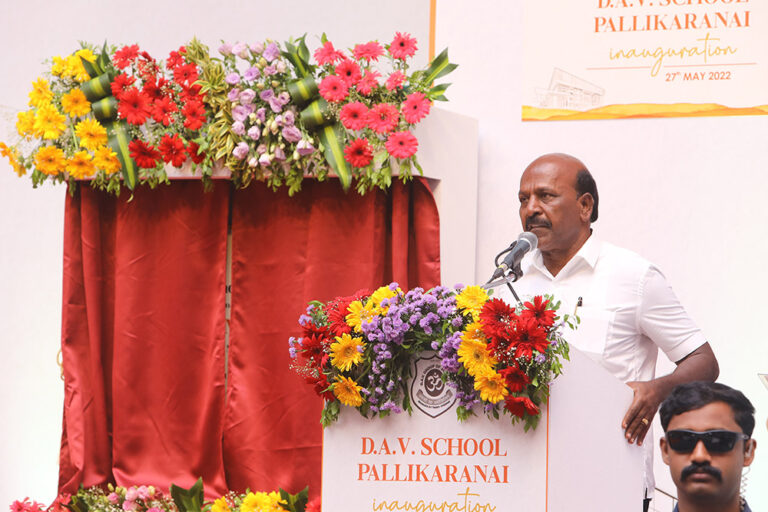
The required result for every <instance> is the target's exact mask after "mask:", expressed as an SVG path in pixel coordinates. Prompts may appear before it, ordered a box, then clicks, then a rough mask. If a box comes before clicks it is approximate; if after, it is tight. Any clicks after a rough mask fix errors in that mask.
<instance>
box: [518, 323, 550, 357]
mask: <svg viewBox="0 0 768 512" xmlns="http://www.w3.org/2000/svg"><path fill="white" fill-rule="evenodd" d="M510 341H511V343H512V345H513V346H514V347H515V357H523V358H525V359H530V358H531V356H532V355H533V351H534V350H535V351H537V352H539V353H541V354H543V353H544V352H546V351H547V331H546V330H544V328H543V327H540V326H539V324H538V323H537V322H536V320H535V319H533V318H527V319H522V318H521V319H520V320H519V321H518V322H517V324H515V330H514V332H513V336H512V339H511V340H510Z"/></svg>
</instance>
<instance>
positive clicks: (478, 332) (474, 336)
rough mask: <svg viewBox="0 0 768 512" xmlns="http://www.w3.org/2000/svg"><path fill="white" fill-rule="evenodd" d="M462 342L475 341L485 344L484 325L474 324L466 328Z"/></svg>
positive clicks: (462, 335)
mask: <svg viewBox="0 0 768 512" xmlns="http://www.w3.org/2000/svg"><path fill="white" fill-rule="evenodd" d="M461 339H462V340H474V341H480V342H483V343H485V341H486V340H485V334H484V333H483V324H481V323H480V322H472V323H471V324H469V325H468V326H466V327H465V328H464V332H462V333H461Z"/></svg>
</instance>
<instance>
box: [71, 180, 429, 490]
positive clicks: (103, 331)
mask: <svg viewBox="0 0 768 512" xmlns="http://www.w3.org/2000/svg"><path fill="white" fill-rule="evenodd" d="M201 188H202V187H201V186H200V183H199V182H177V183H174V184H173V186H171V187H160V188H158V189H156V190H154V191H153V190H144V189H142V190H139V191H137V193H136V194H135V197H134V198H133V200H132V201H131V202H130V203H129V202H127V200H126V198H119V199H115V198H112V197H108V196H106V195H104V194H101V193H99V192H94V191H92V190H91V189H89V188H87V187H80V190H79V191H78V193H77V194H76V195H75V196H74V197H72V198H68V200H67V205H66V227H65V256H64V311H63V337H62V350H63V355H64V370H65V382H66V385H65V407H64V434H63V438H62V449H61V469H60V485H59V486H60V490H61V491H66V492H72V491H74V490H75V489H76V488H77V486H78V485H79V484H80V483H83V484H84V485H86V486H88V485H95V484H99V483H104V482H108V481H113V482H116V483H118V484H120V485H135V484H154V485H157V486H158V487H161V488H167V486H168V485H169V484H170V483H172V482H173V483H176V484H178V485H182V486H185V487H188V486H189V485H191V484H192V483H193V482H194V480H195V479H197V477H198V476H202V477H203V479H204V481H205V488H206V495H207V496H208V497H209V498H211V497H217V496H218V495H220V494H221V493H223V492H224V490H225V489H232V490H237V491H242V490H244V489H245V488H246V487H250V488H251V489H255V490H272V489H276V488H277V487H283V488H285V489H287V490H290V491H292V492H296V491H298V490H300V489H301V488H303V487H304V486H305V485H309V486H310V490H311V492H312V493H313V494H317V493H319V491H320V456H321V437H322V431H321V427H320V424H319V412H320V407H321V402H320V400H319V399H318V398H317V397H316V396H315V395H314V393H313V391H312V389H311V387H310V386H307V385H305V384H304V383H303V381H302V379H301V378H300V377H299V376H298V375H296V374H295V373H293V372H292V371H291V370H290V369H289V360H288V346H287V339H288V337H289V336H292V335H297V334H298V331H299V329H298V324H297V319H298V316H299V314H301V313H302V312H303V310H304V309H305V307H306V303H307V302H308V301H309V300H312V299H320V300H327V299H330V298H332V297H334V296H336V295H342V294H349V293H352V292H354V291H356V290H358V289H360V288H375V287H378V286H380V285H382V284H387V283H389V282H390V281H393V280H394V281H397V282H399V283H400V286H401V287H402V288H404V289H405V288H411V287H414V286H424V287H431V286H434V285H436V284H438V282H439V274H440V270H439V224H438V215H437V209H436V207H435V203H434V200H433V198H432V195H431V193H430V191H429V189H428V187H427V186H426V185H425V183H424V182H422V181H420V180H415V181H413V182H411V183H409V184H407V185H403V184H401V183H396V184H395V185H393V187H392V189H391V190H390V191H389V192H388V193H384V192H381V191H376V192H372V193H369V194H366V195H365V196H359V195H358V194H356V193H354V192H350V193H347V194H345V193H344V192H342V191H341V189H340V187H339V185H338V182H335V181H329V182H324V183H317V182H314V181H312V182H308V183H306V184H305V185H304V190H302V191H301V192H300V193H299V194H297V195H296V196H294V197H292V198H288V197H287V194H286V193H285V192H284V191H280V192H276V193H275V192H272V191H270V190H269V189H268V188H266V187H265V186H263V185H262V184H254V185H252V186H250V187H248V188H247V189H245V190H240V191H236V192H235V193H234V194H232V195H230V192H229V185H228V184H226V183H219V184H218V185H217V186H216V187H215V188H214V190H213V192H211V193H204V192H202V190H201ZM230 201H231V205H230ZM230 207H231V209H232V212H231V230H232V244H233V246H232V283H233V285H232V321H231V328H230V344H229V347H228V360H229V363H228V368H226V371H225V366H226V365H227V362H226V358H227V353H226V352H227V347H225V319H224V318H225V317H224V312H225V304H224V300H225V297H224V291H225V272H226V257H225V255H226V235H227V215H228V210H229V208H230ZM225 387H226V396H225Z"/></svg>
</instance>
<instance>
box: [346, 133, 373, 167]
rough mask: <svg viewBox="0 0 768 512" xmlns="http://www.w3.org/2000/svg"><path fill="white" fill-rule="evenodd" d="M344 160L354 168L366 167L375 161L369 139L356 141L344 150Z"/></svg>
mask: <svg viewBox="0 0 768 512" xmlns="http://www.w3.org/2000/svg"><path fill="white" fill-rule="evenodd" d="M344 160H346V161H347V162H349V163H350V165H352V166H353V167H365V166H366V165H368V164H370V163H371V160H373V151H371V145H370V144H369V143H368V140H367V139H355V140H353V141H352V142H350V143H349V144H348V145H347V147H346V148H344Z"/></svg>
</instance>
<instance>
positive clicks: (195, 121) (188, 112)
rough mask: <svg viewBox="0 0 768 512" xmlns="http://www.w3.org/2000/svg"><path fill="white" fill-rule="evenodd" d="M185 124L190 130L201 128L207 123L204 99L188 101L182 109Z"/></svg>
mask: <svg viewBox="0 0 768 512" xmlns="http://www.w3.org/2000/svg"><path fill="white" fill-rule="evenodd" d="M182 113H183V114H184V117H186V119H185V120H184V126H185V127H186V128H189V129H190V130H199V129H200V128H201V127H202V126H203V124H204V123H205V107H204V106H203V102H202V101H188V102H187V104H186V105H184V109H183V110H182Z"/></svg>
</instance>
